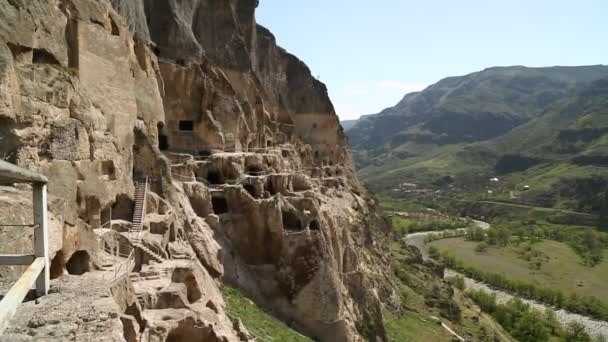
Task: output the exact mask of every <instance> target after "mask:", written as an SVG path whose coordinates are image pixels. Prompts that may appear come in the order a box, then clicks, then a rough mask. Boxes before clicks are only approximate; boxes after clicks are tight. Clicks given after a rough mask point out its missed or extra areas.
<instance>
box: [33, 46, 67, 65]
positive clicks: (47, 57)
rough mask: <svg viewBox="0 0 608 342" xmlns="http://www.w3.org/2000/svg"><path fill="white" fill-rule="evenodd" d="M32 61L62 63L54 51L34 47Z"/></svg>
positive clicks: (36, 62)
mask: <svg viewBox="0 0 608 342" xmlns="http://www.w3.org/2000/svg"><path fill="white" fill-rule="evenodd" d="M32 63H34V64H52V65H61V63H59V61H58V60H57V58H55V56H54V55H53V54H52V53H50V52H48V51H46V50H44V49H34V52H33V57H32Z"/></svg>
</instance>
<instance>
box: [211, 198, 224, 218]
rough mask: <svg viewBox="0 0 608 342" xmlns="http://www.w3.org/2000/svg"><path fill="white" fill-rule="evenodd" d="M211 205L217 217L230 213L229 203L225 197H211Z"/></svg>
mask: <svg viewBox="0 0 608 342" xmlns="http://www.w3.org/2000/svg"><path fill="white" fill-rule="evenodd" d="M211 204H212V205H213V212H214V213H215V214H216V215H222V214H226V213H228V201H226V199H225V198H224V197H220V196H213V197H211Z"/></svg>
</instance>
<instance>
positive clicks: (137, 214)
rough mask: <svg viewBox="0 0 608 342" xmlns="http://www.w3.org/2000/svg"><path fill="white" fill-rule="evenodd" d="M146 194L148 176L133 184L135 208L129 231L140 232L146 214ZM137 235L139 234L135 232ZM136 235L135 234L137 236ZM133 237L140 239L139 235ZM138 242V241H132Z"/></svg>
mask: <svg viewBox="0 0 608 342" xmlns="http://www.w3.org/2000/svg"><path fill="white" fill-rule="evenodd" d="M147 195H148V177H146V179H145V181H143V182H138V183H137V185H136V186H135V208H134V210H133V223H132V224H131V229H130V232H132V233H140V232H141V231H142V229H143V225H144V216H145V215H146V197H147ZM137 235H139V234H137ZM137 235H136V236H137ZM133 239H136V240H140V239H139V237H135V236H134V237H133ZM133 242H140V241H133Z"/></svg>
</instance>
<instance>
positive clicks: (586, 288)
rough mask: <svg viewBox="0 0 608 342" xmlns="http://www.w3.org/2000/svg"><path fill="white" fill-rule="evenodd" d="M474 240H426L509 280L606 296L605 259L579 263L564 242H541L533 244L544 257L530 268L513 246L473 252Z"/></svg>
mask: <svg viewBox="0 0 608 342" xmlns="http://www.w3.org/2000/svg"><path fill="white" fill-rule="evenodd" d="M476 244H477V243H475V242H471V241H465V240H464V239H462V238H455V239H445V240H438V241H434V242H432V243H430V245H431V246H435V247H437V248H439V249H440V250H441V251H444V250H447V251H450V252H451V253H452V254H453V255H454V256H455V257H456V258H457V259H458V260H462V261H463V262H464V263H465V264H466V265H469V266H474V267H477V268H479V269H482V270H485V271H489V272H494V273H503V274H505V275H506V276H508V278H510V279H515V280H521V281H526V282H532V283H535V284H537V285H541V286H544V287H552V288H556V289H560V290H562V291H565V292H566V293H571V292H574V293H576V294H579V295H583V296H595V297H597V298H598V299H601V300H602V299H605V298H608V286H606V284H608V261H606V260H604V261H603V262H601V263H600V264H599V265H597V266H595V267H587V266H584V265H583V264H582V259H581V257H579V256H578V255H576V254H575V253H574V251H573V250H572V249H571V248H570V247H569V246H567V245H566V244H564V243H560V242H556V241H543V242H540V243H538V244H535V245H534V249H537V250H539V251H541V252H542V253H544V254H545V255H546V256H547V257H548V260H547V261H546V262H545V263H543V264H542V267H541V269H540V270H531V269H530V268H529V265H528V261H526V260H523V259H521V258H519V255H518V253H517V250H516V247H504V248H497V247H489V248H488V249H487V250H486V251H485V252H482V253H479V252H476V251H475V246H476Z"/></svg>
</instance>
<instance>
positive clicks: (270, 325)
mask: <svg viewBox="0 0 608 342" xmlns="http://www.w3.org/2000/svg"><path fill="white" fill-rule="evenodd" d="M222 293H223V294H224V299H225V300H226V306H227V311H228V313H229V314H231V315H232V316H235V317H237V318H239V319H240V320H241V321H242V322H243V324H245V326H246V327H247V329H249V331H250V332H251V333H253V334H254V335H256V336H257V337H260V338H261V339H260V340H262V341H276V342H307V341H312V340H311V339H309V338H307V337H305V336H302V335H300V334H298V333H297V332H295V331H293V330H292V329H291V328H289V327H288V326H287V325H285V323H283V322H281V321H279V320H277V319H276V318H274V317H272V316H271V315H269V314H268V313H266V312H265V311H264V310H263V309H262V308H260V307H259V306H257V305H256V304H255V303H253V302H252V301H250V300H249V299H247V298H246V297H244V296H243V295H242V294H241V293H240V291H239V290H237V289H233V288H231V287H227V286H224V287H223V288H222Z"/></svg>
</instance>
